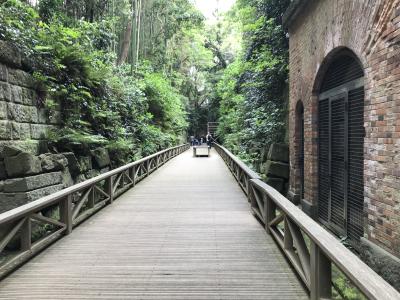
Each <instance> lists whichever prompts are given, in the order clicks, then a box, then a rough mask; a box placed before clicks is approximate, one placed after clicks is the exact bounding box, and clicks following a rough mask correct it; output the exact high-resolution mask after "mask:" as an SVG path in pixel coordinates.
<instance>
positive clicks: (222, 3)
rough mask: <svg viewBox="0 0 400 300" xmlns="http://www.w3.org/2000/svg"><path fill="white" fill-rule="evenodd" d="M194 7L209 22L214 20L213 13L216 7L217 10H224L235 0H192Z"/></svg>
mask: <svg viewBox="0 0 400 300" xmlns="http://www.w3.org/2000/svg"><path fill="white" fill-rule="evenodd" d="M193 2H194V4H195V5H196V7H197V8H198V9H199V10H200V11H201V12H202V13H203V15H204V16H205V17H206V19H207V20H208V21H209V22H213V21H215V17H214V16H213V13H214V12H215V10H216V9H217V8H218V9H219V11H220V12H221V13H222V12H226V11H228V10H229V9H230V8H231V7H232V5H233V4H234V3H235V2H236V0H193Z"/></svg>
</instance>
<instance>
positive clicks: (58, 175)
mask: <svg viewBox="0 0 400 300" xmlns="http://www.w3.org/2000/svg"><path fill="white" fill-rule="evenodd" d="M0 158H2V159H3V164H2V165H1V170H2V172H0V213H2V212H5V211H7V210H10V209H13V208H16V207H18V206H21V205H24V204H26V203H28V202H31V201H34V200H37V199H39V198H42V197H44V196H47V195H50V194H53V193H55V192H58V191H60V190H62V189H64V188H66V187H69V186H71V185H73V184H75V183H79V182H82V181H84V180H87V179H89V178H92V177H95V176H97V175H100V174H101V173H105V172H108V171H109V170H110V167H111V160H110V157H109V154H108V151H107V150H106V149H104V148H99V149H95V150H93V151H92V152H90V153H86V154H81V155H75V154H74V153H72V152H67V153H56V154H54V153H44V154H40V155H34V154H31V153H28V152H25V151H22V150H21V149H19V148H17V147H14V146H4V147H3V148H2V149H1V150H0Z"/></svg>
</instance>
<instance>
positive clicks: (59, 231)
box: [0, 144, 190, 278]
mask: <svg viewBox="0 0 400 300" xmlns="http://www.w3.org/2000/svg"><path fill="white" fill-rule="evenodd" d="M189 148H190V145H189V144H183V145H179V146H176V147H171V148H168V149H166V150H162V151H160V152H157V153H155V154H153V155H150V156H147V157H145V158H142V159H140V160H137V161H135V162H132V163H129V164H127V165H124V166H122V167H119V168H117V169H114V170H111V171H109V172H107V173H104V174H101V175H99V176H97V177H94V178H91V179H88V180H86V181H84V182H81V183H78V184H76V185H73V186H71V187H69V188H66V189H63V190H61V191H59V192H56V193H54V194H52V195H49V196H46V197H43V198H41V199H38V200H36V201H32V202H30V203H27V204H25V205H22V206H20V207H17V208H15V209H12V210H9V211H7V212H4V213H2V214H0V254H2V252H5V249H6V247H7V246H8V245H9V244H10V243H11V242H12V241H14V240H15V239H16V238H17V236H18V234H20V236H19V237H18V238H19V240H20V249H19V252H18V253H13V254H12V255H9V256H7V257H8V258H6V260H5V262H4V263H2V264H1V265H0V278H3V277H4V276H6V275H7V274H8V273H10V272H11V271H13V270H14V269H15V268H17V267H18V266H19V265H21V264H22V263H23V262H25V261H27V260H29V259H30V258H31V257H32V256H34V255H35V254H36V253H38V252H39V251H41V250H42V249H43V248H45V247H46V246H48V245H49V244H50V243H52V242H53V241H55V240H56V239H58V238H59V237H61V236H62V235H68V234H70V233H71V232H72V230H73V228H74V227H75V226H77V225H79V224H80V223H81V222H82V221H84V220H86V219H87V218H89V217H90V216H92V215H93V214H95V213H96V212H97V211H99V210H100V209H101V208H103V207H104V206H106V205H108V204H111V203H112V202H113V201H114V200H115V199H116V198H117V197H118V196H120V195H122V194H123V193H124V192H125V191H127V190H128V189H130V188H132V187H134V186H135V185H136V184H137V183H138V182H139V181H141V180H142V179H143V178H145V177H147V176H149V175H150V174H151V173H152V172H154V171H155V170H156V169H158V168H159V167H160V166H162V165H163V164H165V163H166V162H167V161H168V160H170V159H171V158H173V157H175V156H177V155H179V154H181V153H182V152H184V151H186V150H188V149H189ZM46 210H47V214H48V211H53V215H51V216H49V215H46ZM54 211H56V213H54ZM54 214H55V215H57V214H58V216H56V217H54ZM33 223H35V224H36V223H39V224H41V225H50V226H51V227H52V228H53V232H51V233H49V234H47V235H46V236H45V237H43V238H40V239H39V240H37V241H35V240H34V239H33V237H32V224H33ZM0 261H1V260H0Z"/></svg>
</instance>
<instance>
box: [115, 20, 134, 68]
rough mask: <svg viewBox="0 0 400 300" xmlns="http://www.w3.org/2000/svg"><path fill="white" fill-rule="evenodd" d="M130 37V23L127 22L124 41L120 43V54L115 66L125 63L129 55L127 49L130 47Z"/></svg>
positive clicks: (129, 21)
mask: <svg viewBox="0 0 400 300" xmlns="http://www.w3.org/2000/svg"><path fill="white" fill-rule="evenodd" d="M131 37H132V21H131V20H128V24H127V25H126V30H125V35H124V40H123V42H122V47H121V54H120V56H119V58H118V61H117V65H118V66H119V65H121V64H123V63H124V62H126V59H127V58H128V54H129V47H130V45H131Z"/></svg>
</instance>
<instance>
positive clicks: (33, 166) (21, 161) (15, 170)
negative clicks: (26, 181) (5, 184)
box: [4, 152, 42, 178]
mask: <svg viewBox="0 0 400 300" xmlns="http://www.w3.org/2000/svg"><path fill="white" fill-rule="evenodd" d="M4 163H5V168H6V172H7V175H8V177H11V178H12V177H19V176H25V175H34V174H39V173H40V172H41V171H42V166H41V162H40V159H39V157H37V156H34V155H32V154H30V153H25V152H22V153H19V154H18V155H16V156H12V157H6V158H5V159H4Z"/></svg>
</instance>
